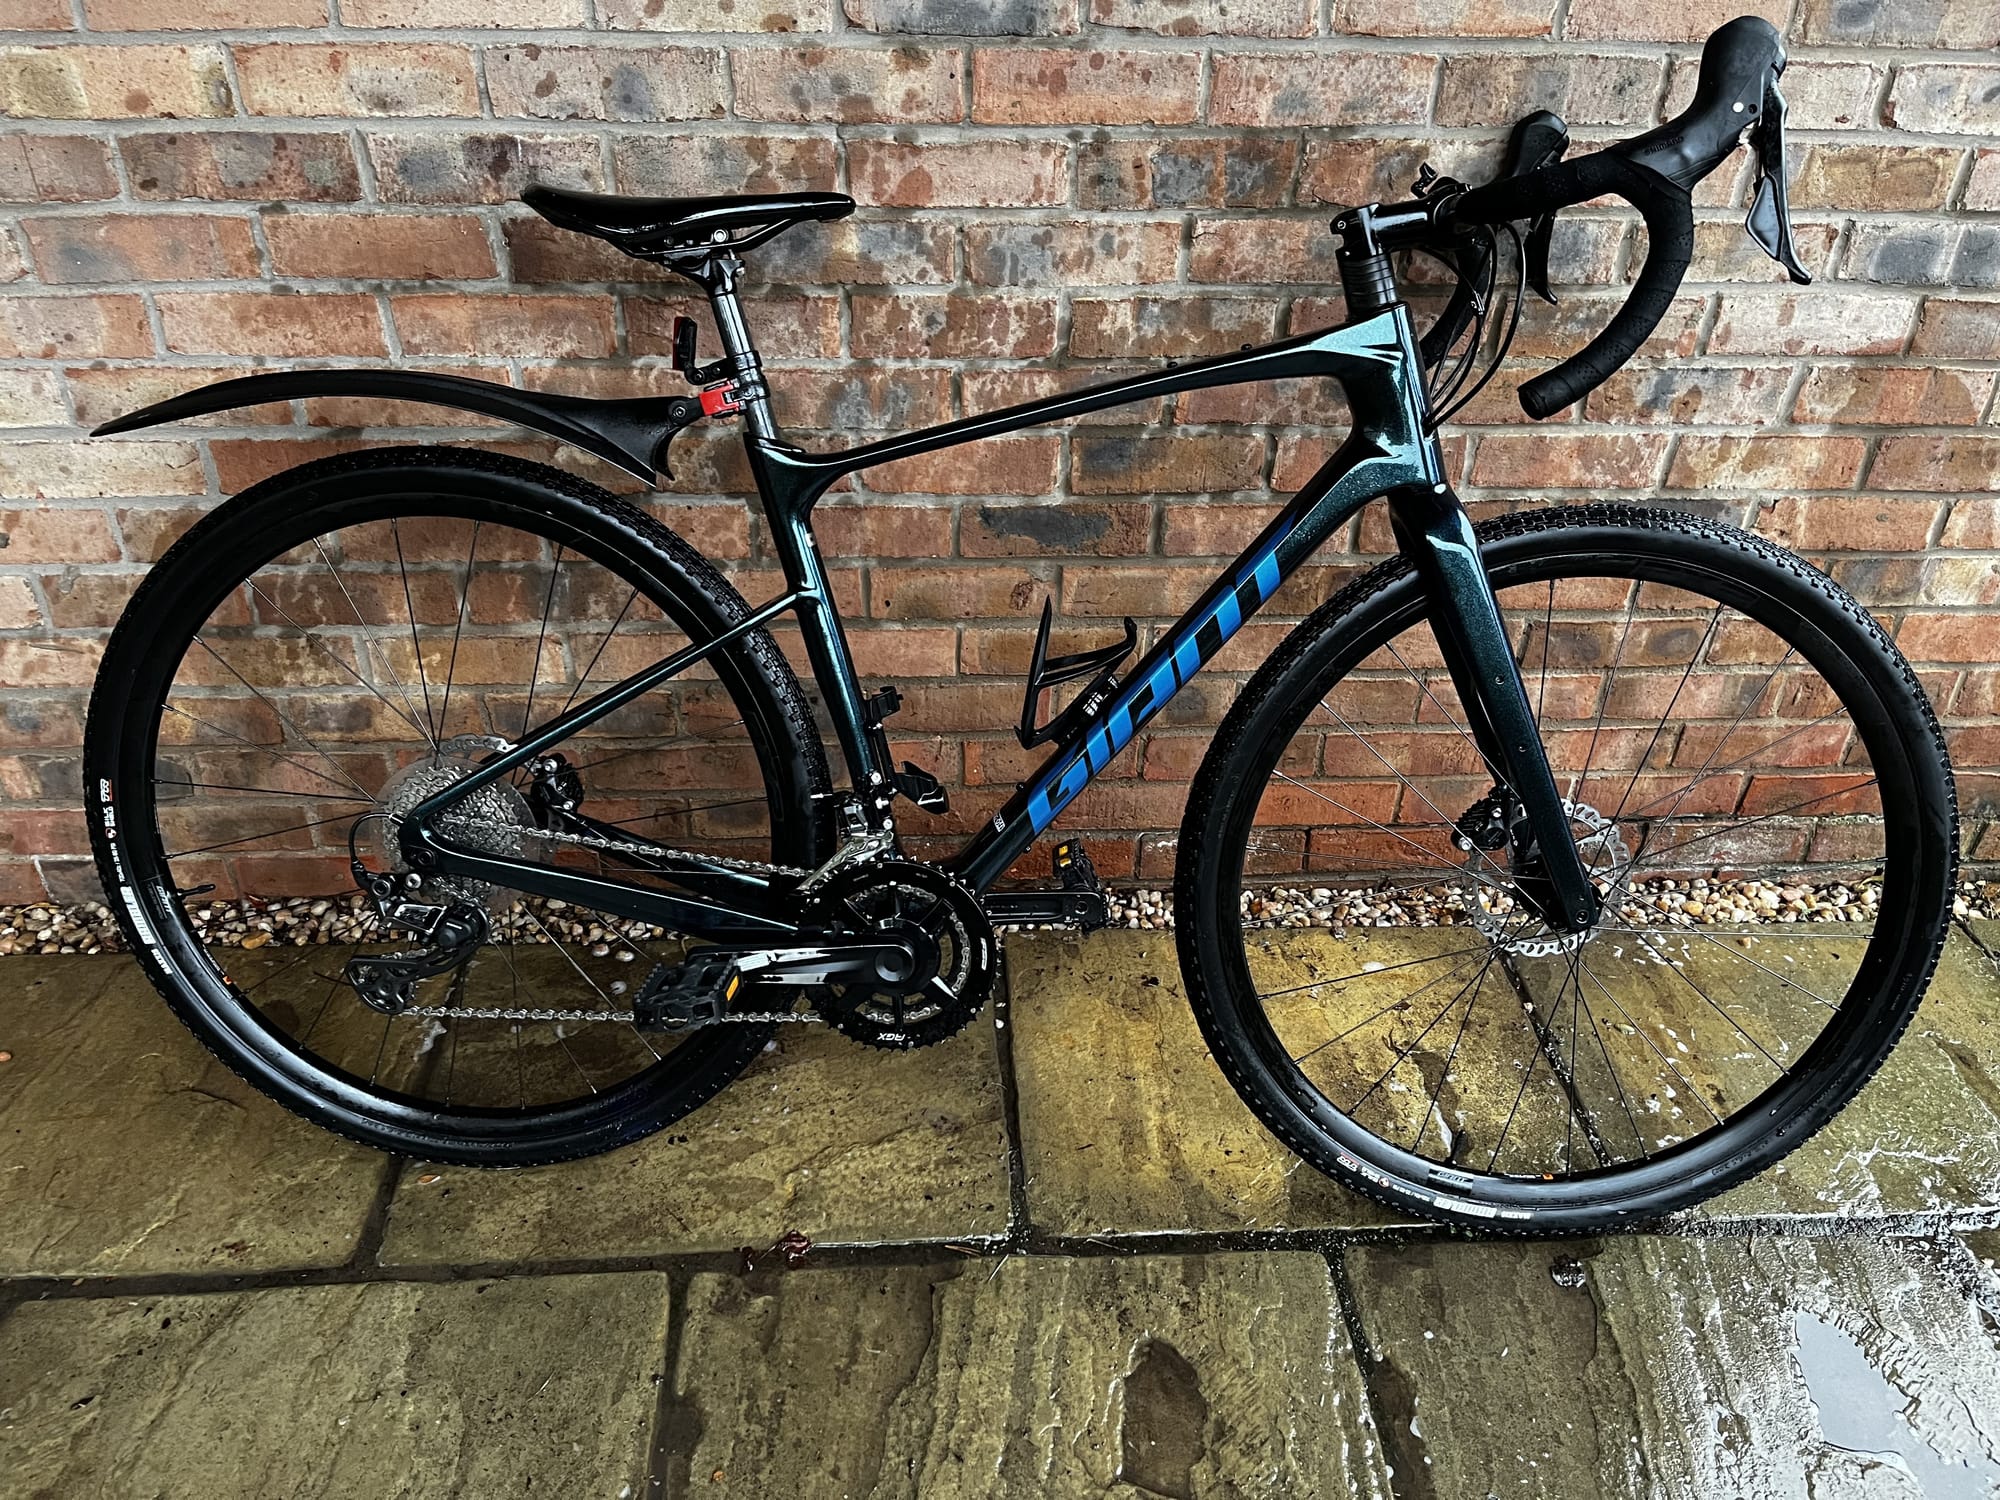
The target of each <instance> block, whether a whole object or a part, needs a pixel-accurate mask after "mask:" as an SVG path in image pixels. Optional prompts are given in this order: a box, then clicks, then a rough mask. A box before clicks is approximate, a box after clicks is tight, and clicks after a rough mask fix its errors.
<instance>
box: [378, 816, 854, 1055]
mask: <svg viewBox="0 0 2000 1500" xmlns="http://www.w3.org/2000/svg"><path fill="white" fill-rule="evenodd" d="M438 824H439V826H440V827H449V826H451V825H453V824H456V825H458V826H459V827H461V828H480V829H483V828H484V827H485V826H486V825H484V824H482V823H480V822H479V821H478V820H476V819H473V818H467V817H445V818H440V819H439V820H438ZM521 832H522V833H523V834H524V835H526V836H527V837H529V838H537V839H549V840H552V841H554V842H556V843H559V844H574V845H576V846H578V847H580V848H585V849H598V850H602V851H603V852H604V853H607V854H633V855H638V856H641V857H654V856H657V855H658V854H659V852H660V846H659V845H657V844H638V843H629V842H626V841H625V840H622V839H605V838H598V837H596V836H595V835H593V834H587V833H563V832H557V831H556V830H554V829H549V828H524V829H522V830H521ZM699 858H701V859H703V860H705V861H707V862H708V863H710V864H717V865H723V866H726V867H727V868H729V869H732V870H748V871H752V872H754V873H758V874H765V875H794V876H797V877H798V878H799V879H801V880H803V879H804V878H805V877H806V876H808V875H810V874H811V873H812V872H811V871H810V870H801V869H798V868H796V867H795V866H792V865H774V864H769V863H766V862H765V861H763V860H756V859H736V858H732V857H730V856H728V855H722V854H703V855H700V856H699ZM396 1014H397V1015H399V1016H411V1017H414V1018H416V1019H418V1020H426V1021H446V1020H450V1021H546V1022H557V1023H560V1022H564V1021H572V1022H579V1023H581V1022H589V1021H609V1022H612V1023H613V1024H617V1025H631V1024H633V1023H634V1022H636V1021H637V1019H638V1016H637V1014H636V1013H635V1012H633V1011H629V1010H554V1009H543V1010H538V1009H535V1008H533V1007H531V1006H518V1005H515V1006H475V1005H412V1006H410V1007H409V1008H408V1009H407V1010H400V1011H397V1012H396ZM725 1020H727V1021H729V1022H733V1023H736V1024H740V1025H763V1024H767V1023H776V1022H780V1021H801V1022H806V1023H809V1024H818V1023H819V1021H820V1017H819V1016H818V1015H817V1014H816V1013H814V1012H812V1011H809V1010H808V1011H798V1010H746V1011H732V1012H731V1013H730V1014H729V1015H728V1016H727V1017H726V1018H725Z"/></svg>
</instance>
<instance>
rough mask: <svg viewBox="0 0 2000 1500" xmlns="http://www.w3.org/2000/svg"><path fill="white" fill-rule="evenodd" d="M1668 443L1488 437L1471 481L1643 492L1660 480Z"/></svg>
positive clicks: (1660, 437)
mask: <svg viewBox="0 0 2000 1500" xmlns="http://www.w3.org/2000/svg"><path fill="white" fill-rule="evenodd" d="M1690 441H1692V440H1690ZM1667 442H1668V435H1667V434H1665V433H1638V434H1629V435H1620V434H1613V433H1596V432H1589V433H1585V432H1577V433H1569V432H1520V433H1514V432H1496V433H1490V434H1488V435H1487V436H1485V437H1483V438H1481V439H1480V440H1479V450H1478V452H1477V453H1475V454H1474V455H1473V459H1472V482H1473V483H1474V484H1482V485H1505V486H1508V487H1510V488H1512V487H1515V486H1523V487H1528V488H1533V489H1592V488H1602V489H1614V490H1629V489H1643V488H1647V487H1649V486H1651V485H1653V484H1655V483H1656V482H1657V481H1658V476H1659V471H1660V465H1661V462H1662V461H1663V460H1664V459H1665V457H1666V453H1667Z"/></svg>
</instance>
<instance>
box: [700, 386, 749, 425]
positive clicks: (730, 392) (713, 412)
mask: <svg viewBox="0 0 2000 1500" xmlns="http://www.w3.org/2000/svg"><path fill="white" fill-rule="evenodd" d="M741 410H743V403H742V402H741V401H738V400H737V399H736V382H735V381H733V380H731V381H726V382H724V383H723V384H722V385H712V386H710V387H709V388H708V389H707V390H705V391H703V392H702V393H701V412H702V415H703V416H705V417H726V416H728V415H729V413H731V412H733V411H741Z"/></svg>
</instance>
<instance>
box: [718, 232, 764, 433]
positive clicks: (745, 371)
mask: <svg viewBox="0 0 2000 1500" xmlns="http://www.w3.org/2000/svg"><path fill="white" fill-rule="evenodd" d="M742 269H743V262H741V261H740V260H738V259H737V258H736V257H735V256H733V255H714V256H710V257H709V259H708V261H707V262H706V264H705V265H704V266H703V271H704V273H705V274H704V275H703V276H702V277H701V278H700V279H701V282H702V284H703V285H704V286H705V287H707V289H708V305H709V306H710V307H711V308H712V309H713V310H714V312H715V331H716V333H717V334H719V335H720V336H721V339H722V352H723V353H724V354H725V355H727V356H728V357H729V360H730V363H731V364H732V365H733V366H734V367H735V371H736V399H737V401H738V403H740V405H741V406H742V409H743V421H744V424H745V425H746V426H747V427H748V428H749V429H750V431H752V432H754V433H755V434H756V435H757V436H758V437H761V438H775V437H776V436H777V435H778V429H777V426H776V424H774V423H773V422H772V421H771V406H770V399H769V395H770V393H769V391H768V390H767V389H766V388H765V385H764V374H763V361H761V360H760V359H758V358H757V349H756V346H755V345H753V344H752V343H751V342H750V329H749V326H748V325H747V324H745V323H744V321H743V304H742V302H741V301H739V300H738V298H737V295H736V277H737V274H738V273H739V272H740V271H742Z"/></svg>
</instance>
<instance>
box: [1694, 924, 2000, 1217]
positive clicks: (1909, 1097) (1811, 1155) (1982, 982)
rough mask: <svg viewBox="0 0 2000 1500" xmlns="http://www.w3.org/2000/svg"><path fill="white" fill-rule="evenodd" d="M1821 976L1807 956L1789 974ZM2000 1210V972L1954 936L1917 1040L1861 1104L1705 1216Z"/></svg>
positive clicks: (1907, 1041) (1913, 1025) (1915, 1031)
mask: <svg viewBox="0 0 2000 1500" xmlns="http://www.w3.org/2000/svg"><path fill="white" fill-rule="evenodd" d="M1820 946H1824V945H1820ZM1696 957H1697V960H1698V961H1699V956H1698V955H1697V956H1696ZM1822 962H1826V960H1824V959H1822ZM1851 965H1852V960H1851V958H1850V959H1849V960H1847V962H1846V965H1845V967H1843V968H1842V969H1841V970H1840V971H1839V972H1841V973H1843V974H1845V973H1850V972H1851ZM1810 967H1811V965H1810V963H1809V961H1808V960H1807V958H1806V957H1805V956H1804V955H1801V957H1800V961H1799V964H1798V965H1796V966H1793V967H1792V968H1790V969H1788V972H1789V973H1791V974H1793V975H1794V976H1796V975H1799V974H1802V973H1807V972H1808V971H1809V969H1810ZM1709 969H1710V976H1711V979H1712V980H1726V979H1727V977H1728V975H1727V970H1726V967H1722V966H1717V965H1715V964H1714V963H1713V962H1712V961H1710V963H1709ZM1992 1206H2000V969H1996V967H1995V965H1994V962H1993V960H1992V959H1991V958H1989V957H1988V956H1987V955H1986V954H1985V953H1983V952H1982V951H1980V949H1979V948H1978V947H1976V946H1975V945H1974V944H1973V943H1971V942H1969V941H1968V940H1967V939H1966V938H1965V937H1964V935H1963V934H1960V933H1956V932H1954V933H1953V935H1952V937H1951V939H1950V941H1949V942H1947V943H1946V945H1945V951H1944V956H1943V957H1942V959H1940V961H1939V963H1938V969H1937V974H1936V976H1935V977H1934V978H1933V979H1932V980H1931V986H1930V990H1929V991H1928V993H1926V995H1925V996H1924V1000H1923V1003H1922V1004H1921V1005H1920V1006H1919V1007H1918V1009H1917V1014H1916V1016H1915V1018H1914V1019H1913V1020H1912V1021H1911V1022H1910V1027H1909V1030H1907V1031H1906V1032H1904V1033H1903V1038H1902V1040H1901V1041H1899V1042H1898V1043H1897V1044H1896V1048H1895V1050H1894V1051H1893V1052H1891V1053H1890V1054H1889V1057H1888V1060H1887V1061H1886V1062H1884V1063H1883V1064H1882V1070H1881V1071H1880V1072H1879V1073H1877V1074H1876V1075H1875V1077H1874V1078H1873V1079H1871V1080H1870V1081H1869V1083H1868V1084H1867V1085H1866V1086H1865V1087H1864V1088H1863V1089H1862V1090H1861V1092H1860V1093H1859V1094H1857V1095H1856V1096H1855V1098H1854V1100H1853V1102H1852V1103H1850V1104H1849V1105H1848V1106H1847V1108H1846V1109H1844V1110H1842V1111H1841V1112H1840V1113H1839V1114H1838V1115H1836V1116H1835V1117H1834V1119H1833V1120H1832V1121H1831V1122H1830V1123H1829V1124H1828V1125H1827V1126H1826V1128H1825V1129H1823V1130H1821V1131H1820V1132H1819V1133H1818V1134H1816V1135H1814V1136H1813V1137H1812V1138H1811V1139H1810V1140H1808V1141H1806V1142H1805V1144H1803V1145H1802V1146H1800V1147H1799V1148H1798V1150H1796V1151H1794V1152H1793V1153H1792V1154H1791V1155H1790V1156H1788V1157H1786V1158H1785V1159H1784V1160H1783V1161H1782V1162H1779V1163H1778V1164H1777V1165H1776V1166H1775V1167H1773V1168H1771V1169H1770V1170H1769V1171H1766V1172H1764V1173H1763V1174H1761V1175H1760V1176H1758V1177H1755V1178H1753V1179H1752V1180H1750V1181H1749V1182H1746V1183H1744V1184H1742V1185H1741V1186H1740V1187H1736V1188H1732V1189H1731V1190H1730V1191H1729V1192H1727V1193H1724V1194H1723V1195H1722V1196H1721V1197H1719V1198H1716V1199H1713V1200H1711V1201H1710V1202H1708V1203H1706V1204H1703V1205H1702V1206H1701V1208H1700V1209H1699V1210H1698V1212H1699V1213H1701V1214H1702V1215H1703V1216H1705V1217H1707V1218H1711V1219H1717V1220H1726V1219H1729V1218H1733V1217H1738V1216H1768V1215H1845V1216H1852V1215H1856V1214H1860V1215H1879V1214H1911V1213H1924V1212H1932V1211H1945V1210H1956V1209H1972V1208H1983V1207H1992Z"/></svg>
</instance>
